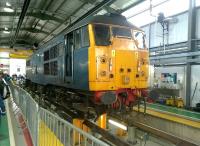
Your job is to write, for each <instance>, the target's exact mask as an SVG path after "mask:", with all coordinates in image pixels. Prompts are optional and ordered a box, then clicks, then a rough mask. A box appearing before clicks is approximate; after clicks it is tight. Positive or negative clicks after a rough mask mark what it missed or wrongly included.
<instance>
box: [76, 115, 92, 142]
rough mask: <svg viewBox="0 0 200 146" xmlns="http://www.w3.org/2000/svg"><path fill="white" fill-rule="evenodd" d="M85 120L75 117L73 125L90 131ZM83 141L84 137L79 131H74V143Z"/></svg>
mask: <svg viewBox="0 0 200 146" xmlns="http://www.w3.org/2000/svg"><path fill="white" fill-rule="evenodd" d="M83 121H84V120H80V119H73V125H74V126H76V127H77V128H80V129H82V130H83V131H85V132H88V131H89V128H88V127H87V126H85V125H84V124H83ZM82 141H83V137H82V136H81V135H79V133H78V132H76V131H73V144H74V145H77V144H79V142H80V143H81V142H82Z"/></svg>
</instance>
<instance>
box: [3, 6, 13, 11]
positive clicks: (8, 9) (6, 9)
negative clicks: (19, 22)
mask: <svg viewBox="0 0 200 146" xmlns="http://www.w3.org/2000/svg"><path fill="white" fill-rule="evenodd" d="M3 9H4V11H6V12H14V10H13V9H11V8H9V7H5V8H3Z"/></svg>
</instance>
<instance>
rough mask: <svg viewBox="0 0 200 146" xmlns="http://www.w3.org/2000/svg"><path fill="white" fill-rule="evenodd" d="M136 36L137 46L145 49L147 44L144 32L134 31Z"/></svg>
mask: <svg viewBox="0 0 200 146" xmlns="http://www.w3.org/2000/svg"><path fill="white" fill-rule="evenodd" d="M134 37H135V42H136V46H137V47H138V48H139V49H145V48H146V45H145V36H144V34H143V33H142V32H134Z"/></svg>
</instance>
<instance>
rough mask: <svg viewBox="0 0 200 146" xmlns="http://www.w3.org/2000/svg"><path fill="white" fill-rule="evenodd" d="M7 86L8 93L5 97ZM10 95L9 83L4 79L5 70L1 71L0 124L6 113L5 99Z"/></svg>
mask: <svg viewBox="0 0 200 146" xmlns="http://www.w3.org/2000/svg"><path fill="white" fill-rule="evenodd" d="M5 87H6V90H7V93H6V96H5V97H4V88H5ZM9 96H10V92H9V88H8V84H7V83H6V81H5V80H4V76H3V72H2V71H0V124H1V116H3V115H5V114H6V109H5V105H4V99H6V98H8V97H9Z"/></svg>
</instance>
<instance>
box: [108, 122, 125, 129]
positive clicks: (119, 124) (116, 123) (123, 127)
mask: <svg viewBox="0 0 200 146" xmlns="http://www.w3.org/2000/svg"><path fill="white" fill-rule="evenodd" d="M108 122H109V123H110V124H113V125H115V126H117V127H119V128H121V129H123V130H127V126H125V125H122V124H121V123H118V122H116V121H113V120H110V119H109V120H108Z"/></svg>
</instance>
